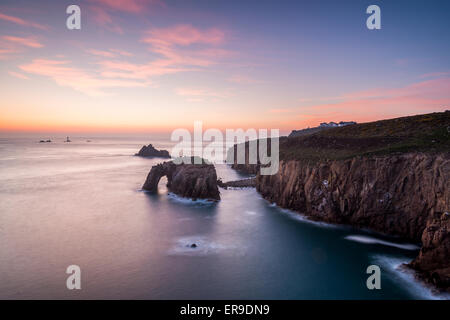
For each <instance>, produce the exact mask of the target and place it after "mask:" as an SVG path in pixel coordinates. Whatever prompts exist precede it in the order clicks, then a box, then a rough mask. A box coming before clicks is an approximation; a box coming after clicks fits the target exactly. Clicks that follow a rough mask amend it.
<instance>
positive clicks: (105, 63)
mask: <svg viewBox="0 0 450 320" xmlns="http://www.w3.org/2000/svg"><path fill="white" fill-rule="evenodd" d="M141 41H142V42H144V43H148V44H149V45H150V47H149V50H150V51H152V52H153V53H157V54H158V55H160V56H161V57H159V58H157V59H155V60H152V61H149V62H147V63H135V62H132V61H123V59H108V60H102V61H99V62H98V64H99V65H100V67H101V70H100V72H101V75H102V76H103V77H107V78H122V79H135V80H138V79H140V80H149V79H151V78H153V77H155V76H161V75H167V74H174V73H179V72H186V71H195V70H199V69H202V68H206V67H208V66H210V65H214V64H217V63H218V62H219V60H220V59H222V58H224V57H226V56H228V55H230V52H229V51H227V50H225V49H222V48H220V47H218V45H220V44H223V43H224V41H225V32H224V31H221V30H219V29H217V28H210V29H205V30H201V29H198V28H194V27H193V26H190V25H177V26H174V27H170V28H162V29H161V28H158V29H151V30H149V31H148V32H146V36H145V37H144V38H143V39H141ZM191 46H192V47H191ZM90 52H91V53H96V54H97V55H103V56H104V57H112V56H111V54H110V53H115V52H118V53H119V54H121V55H122V56H126V57H131V56H132V54H131V53H128V52H122V51H113V50H109V51H101V52H93V51H90ZM116 58H117V57H116Z"/></svg>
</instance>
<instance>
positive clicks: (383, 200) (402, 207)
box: [257, 153, 450, 241]
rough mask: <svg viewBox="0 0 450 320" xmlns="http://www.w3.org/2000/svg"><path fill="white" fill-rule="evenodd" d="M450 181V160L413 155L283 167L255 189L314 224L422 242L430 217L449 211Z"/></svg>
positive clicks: (284, 163) (285, 164) (261, 179)
mask: <svg viewBox="0 0 450 320" xmlns="http://www.w3.org/2000/svg"><path fill="white" fill-rule="evenodd" d="M449 181H450V161H449V159H448V157H445V156H444V155H434V156H433V155H427V154H416V153H410V154H402V155H390V156H384V157H373V158H369V157H360V158H353V159H348V160H335V161H327V162H321V163H317V164H308V163H303V162H302V161H296V160H291V161H281V163H280V170H279V171H278V174H276V175H273V176H258V177H257V189H258V191H259V192H260V193H261V194H262V196H263V197H264V198H266V199H267V200H269V201H272V202H276V203H277V204H278V205H279V206H281V207H285V208H289V209H293V210H296V211H299V212H302V213H305V214H306V215H308V216H311V217H312V218H317V219H320V220H323V221H327V222H332V223H346V224H351V225H354V226H358V227H367V228H371V229H373V230H376V231H379V232H383V233H387V234H392V235H399V236H402V237H405V238H408V239H411V240H415V241H420V239H421V236H422V232H423V230H424V228H425V225H426V222H427V219H428V217H430V216H431V215H432V214H434V213H435V212H441V213H443V212H445V211H449V209H450V208H449V207H450V186H449V183H450V182H449Z"/></svg>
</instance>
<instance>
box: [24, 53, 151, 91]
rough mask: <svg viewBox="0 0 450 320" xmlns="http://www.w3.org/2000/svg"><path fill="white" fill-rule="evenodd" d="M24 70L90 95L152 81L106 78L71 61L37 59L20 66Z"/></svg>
mask: <svg viewBox="0 0 450 320" xmlns="http://www.w3.org/2000/svg"><path fill="white" fill-rule="evenodd" d="M19 68H20V69H21V70H22V71H24V72H27V73H31V74H36V75H41V76H45V77H48V78H50V79H52V80H53V81H55V82H56V83H57V84H58V85H60V86H64V87H70V88H72V89H74V90H77V91H80V92H83V93H85V94H88V95H94V96H98V95H105V94H106V92H105V91H104V89H107V88H118V87H120V88H131V87H146V86H149V85H150V82H148V81H147V82H146V81H129V80H120V79H105V78H102V77H100V76H98V75H96V74H92V73H88V72H86V71H84V70H82V69H79V68H76V67H73V66H71V63H70V61H61V60H48V59H35V60H33V61H32V62H31V63H29V64H25V65H22V66H20V67H19Z"/></svg>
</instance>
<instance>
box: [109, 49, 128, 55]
mask: <svg viewBox="0 0 450 320" xmlns="http://www.w3.org/2000/svg"><path fill="white" fill-rule="evenodd" d="M109 51H111V52H114V53H118V54H120V55H121V56H126V57H132V56H134V54H132V53H131V52H128V51H124V50H118V49H109Z"/></svg>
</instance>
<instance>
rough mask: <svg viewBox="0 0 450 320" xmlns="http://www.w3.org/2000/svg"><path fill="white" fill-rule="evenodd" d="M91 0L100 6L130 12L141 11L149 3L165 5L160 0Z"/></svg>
mask: <svg viewBox="0 0 450 320" xmlns="http://www.w3.org/2000/svg"><path fill="white" fill-rule="evenodd" d="M90 2H91V3H93V4H96V5H98V6H102V7H107V8H109V9H111V10H115V11H124V12H130V13H140V12H142V11H144V10H145V9H146V8H147V7H148V6H149V5H154V4H157V5H160V6H163V5H164V3H163V2H162V1H159V0H90Z"/></svg>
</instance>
